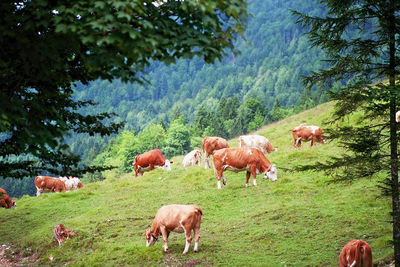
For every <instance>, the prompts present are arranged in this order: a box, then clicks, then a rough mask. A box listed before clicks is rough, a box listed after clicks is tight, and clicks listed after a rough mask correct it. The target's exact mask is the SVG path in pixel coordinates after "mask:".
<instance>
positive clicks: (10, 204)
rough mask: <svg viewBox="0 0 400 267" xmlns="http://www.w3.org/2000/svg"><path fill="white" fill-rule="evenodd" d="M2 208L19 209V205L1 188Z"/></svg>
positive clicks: (0, 199) (0, 202)
mask: <svg viewBox="0 0 400 267" xmlns="http://www.w3.org/2000/svg"><path fill="white" fill-rule="evenodd" d="M0 207H3V208H6V209H10V208H16V207H17V203H15V200H12V199H11V198H10V196H9V195H8V194H7V192H6V190H4V189H3V188H0Z"/></svg>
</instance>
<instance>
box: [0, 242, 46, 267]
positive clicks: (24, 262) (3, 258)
mask: <svg viewBox="0 0 400 267" xmlns="http://www.w3.org/2000/svg"><path fill="white" fill-rule="evenodd" d="M38 259H39V257H38V256H37V255H35V254H34V253H32V250H31V249H30V248H27V249H26V251H21V250H19V249H18V248H16V247H12V246H7V245H1V246H0V266H2V267H3V266H4V267H20V266H29V267H31V266H36V265H37V260H38Z"/></svg>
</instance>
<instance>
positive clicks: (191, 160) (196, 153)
mask: <svg viewBox="0 0 400 267" xmlns="http://www.w3.org/2000/svg"><path fill="white" fill-rule="evenodd" d="M200 164H201V151H200V150H198V149H195V150H192V151H190V152H189V153H188V154H187V155H186V156H185V158H184V159H183V161H182V166H183V167H188V166H192V165H199V166H200Z"/></svg>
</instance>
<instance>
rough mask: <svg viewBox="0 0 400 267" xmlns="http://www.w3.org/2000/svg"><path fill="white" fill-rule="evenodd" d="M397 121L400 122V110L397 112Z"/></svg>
mask: <svg viewBox="0 0 400 267" xmlns="http://www.w3.org/2000/svg"><path fill="white" fill-rule="evenodd" d="M396 122H400V110H399V111H397V112H396Z"/></svg>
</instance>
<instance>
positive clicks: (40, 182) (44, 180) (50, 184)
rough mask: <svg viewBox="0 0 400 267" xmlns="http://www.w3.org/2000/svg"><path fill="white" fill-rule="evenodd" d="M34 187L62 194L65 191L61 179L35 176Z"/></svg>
mask: <svg viewBox="0 0 400 267" xmlns="http://www.w3.org/2000/svg"><path fill="white" fill-rule="evenodd" d="M35 186H36V188H38V189H41V190H45V191H54V192H62V191H66V190H67V188H66V186H65V183H64V182H63V181H62V180H61V179H58V178H54V177H50V176H36V178H35Z"/></svg>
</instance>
